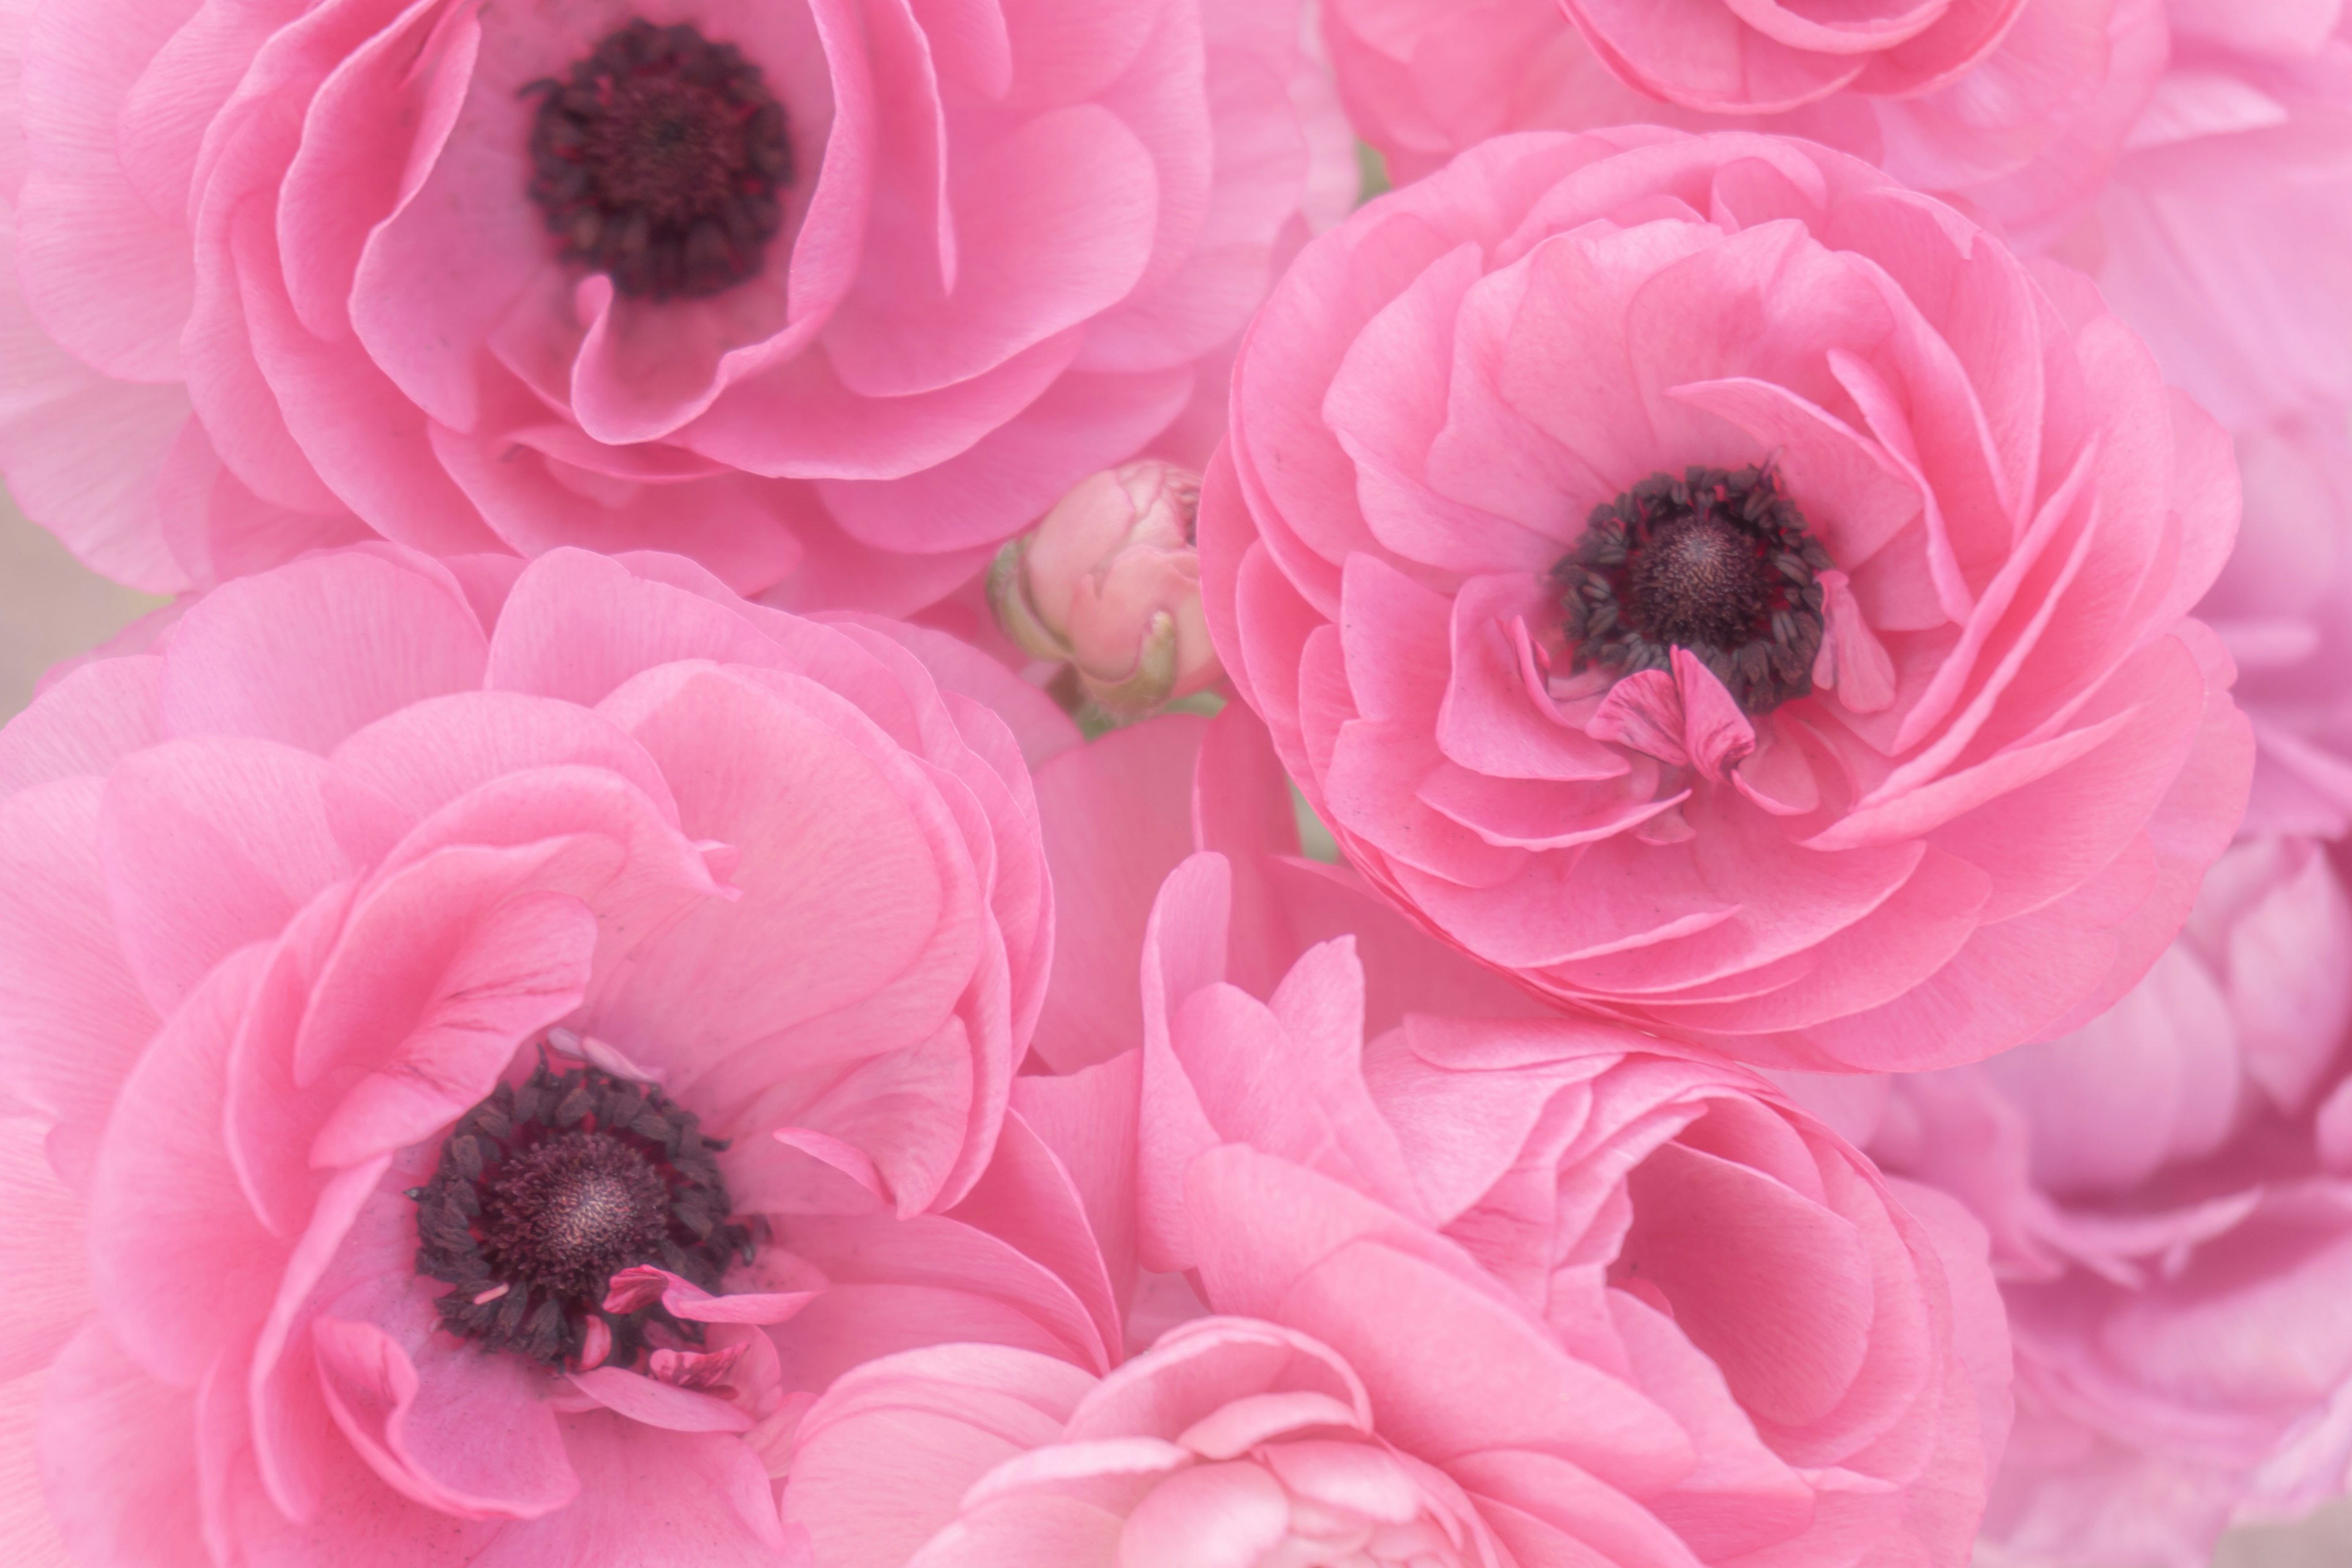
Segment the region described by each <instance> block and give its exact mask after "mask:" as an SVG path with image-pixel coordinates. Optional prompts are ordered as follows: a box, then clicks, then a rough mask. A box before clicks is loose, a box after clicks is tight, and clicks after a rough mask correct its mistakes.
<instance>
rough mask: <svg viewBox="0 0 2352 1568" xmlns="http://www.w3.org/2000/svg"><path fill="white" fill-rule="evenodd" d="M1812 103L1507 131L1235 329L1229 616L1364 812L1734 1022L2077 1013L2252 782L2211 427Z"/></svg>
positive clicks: (1552, 941) (1503, 939) (1955, 1057)
mask: <svg viewBox="0 0 2352 1568" xmlns="http://www.w3.org/2000/svg"><path fill="white" fill-rule="evenodd" d="M2047 277H2048V283H2047V284H2046V285H2045V284H2044V283H2042V282H2039V281H2037V280H2036V279H2034V278H2032V276H2029V274H2028V272H2027V270H2026V269H2025V268H2024V267H2022V266H2021V264H2020V263H2019V262H2018V261H2017V260H2016V259H2015V258H2013V257H2012V256H2011V253H2010V252H2009V251H2008V250H2006V249H2005V248H2004V247H2002V246H2000V244H1999V243H1997V242H1996V241H1995V240H1994V239H1993V238H1992V237H1990V236H1989V235H1988V234H1987V233H1985V232H1984V231H1983V230H1981V229H1979V228H1978V227H1977V226H1975V225H1973V224H1971V223H1969V221H1968V220H1966V219H1965V218H1963V217H1961V216H1959V215H1958V214H1957V213H1956V212H1954V211H1952V210H1951V209H1950V208H1948V207H1946V206H1943V205H1940V204H1938V203H1937V202H1935V201H1933V200H1932V199H1929V198H1927V197H1924V196H1921V195H1916V194H1915V193H1913V192H1910V191H1906V190H1905V189H1903V188H1902V187H1900V186H1899V185H1896V184H1895V183H1894V182H1893V181H1892V180H1891V179H1889V178H1888V177H1887V176H1886V175H1885V174H1882V173H1880V172H1879V171H1877V170H1874V169H1873V168H1871V167H1869V166H1868V165H1865V164H1864V163H1859V162H1857V161H1855V160H1853V159H1851V158H1848V157H1846V156H1844V155H1843V154H1840V153H1832V152H1829V151H1827V150H1825V149H1822V148H1820V147H1817V146H1814V145H1811V144H1810V143H1805V142H1794V141H1790V140H1787V139H1782V138H1774V137H1764V136H1756V135H1749V134H1745V133H1737V132H1727V133H1719V134H1716V135H1711V136H1704V137H1693V136H1685V135H1683V134H1681V133H1678V132H1669V131H1663V130H1655V129H1650V128H1643V127H1632V128H1625V129H1621V130H1618V131H1613V132H1605V133H1591V134H1585V135H1564V134H1539V133H1530V134H1526V135H1520V136H1514V137H1507V138H1501V139H1498V140H1496V141H1495V142H1489V143H1487V144H1486V145H1485V146H1483V147H1481V148H1479V149H1476V150H1475V151H1473V152H1471V153H1467V154H1465V156H1464V157H1463V158H1461V159H1460V160H1459V161H1457V162H1456V163H1454V164H1453V165H1452V166H1451V167H1450V168H1448V169H1447V170H1446V171H1444V173H1442V174H1438V175H1435V176H1433V177H1432V178H1430V179H1427V180H1423V181H1422V182H1420V183H1418V184H1413V185H1410V186H1407V187H1405V188H1403V189H1402V190H1399V191H1396V192H1393V193H1391V195H1387V196H1384V197H1381V198H1380V199H1379V200H1377V201H1375V202H1373V203H1370V204H1369V205H1367V206H1365V207H1364V208H1362V209H1361V210H1360V211H1359V212H1358V213H1357V214H1356V215H1355V216H1353V217H1351V218H1350V219H1349V221H1348V222H1347V223H1346V224H1344V225H1342V226H1340V227H1339V228H1338V229H1336V230H1334V231H1333V232H1331V233H1330V234H1328V235H1326V236H1323V237H1320V238H1318V240H1316V241H1315V242H1313V243H1312V244H1310V245H1309V246H1308V247H1307V250H1306V251H1305V252H1304V253H1303V254H1302V255H1301V257H1300V258H1299V259H1298V261H1297V263H1296V264H1295V265H1294V266H1293V267H1292V268H1291V270H1290V272H1289V273H1288V274H1287V275H1286V278H1285V279H1284V280H1283V282H1282V283H1281V284H1280V285H1278V286H1277V288H1276V291H1275V294H1274V296H1273V298H1272V300H1270V301H1269V303H1268V305H1267V307H1266V309H1265V310H1264V311H1263V312H1262V313H1261V314H1260V316H1259V318H1258V320H1257V322H1256V324H1255V326H1254V327H1253V329H1252V331H1251V333H1250V335H1249V337H1248V339H1247V340H1246V342H1245V343H1244V349H1243V352H1242V355H1241V358H1240V361H1239V363H1238V364H1237V367H1236V371H1235V377H1234V426H1233V436H1232V438H1231V440H1230V441H1229V443H1228V444H1227V446H1226V447H1225V448H1223V451H1222V453H1221V455H1220V457H1219V458H1218V460H1217V461H1216V463H1215V464H1213V466H1212V468H1211V469H1210V471H1209V473H1208V476H1207V479H1206V483H1205V486H1204V489H1203V491H1202V512H1201V522H1200V534H1201V548H1202V582H1203V589H1204V595H1205V600H1206V603H1207V605H1208V609H1209V619H1210V629H1211V631H1212V633H1213V635H1214V637H1215V638H1216V640H1217V647H1218V652H1219V654H1220V656H1221V657H1222V658H1223V663H1224V666H1225V669H1226V671H1227V673H1228V675H1229V676H1230V677H1231V678H1232V679H1233V680H1234V684H1235V686H1236V687H1237V688H1238V689H1240V691H1241V692H1242V693H1243V695H1244V697H1246V698H1247V700H1249V701H1250V702H1251V704H1252V705H1253V706H1254V707H1255V708H1256V709H1257V710H1258V711H1259V712H1260V713H1261V714H1262V715H1264V716H1265V720H1266V721H1267V723H1268V725H1269V726H1270V728H1271V730H1272V732H1273V735H1274V739H1275V742H1276V747H1277V749H1278V750H1279V752H1280V753H1281V756H1282V760H1283V763H1284V764H1285V765H1286V767H1287V768H1288V769H1289V770H1290V772H1291V773H1292V774H1293V776H1294V777H1296V778H1297V781H1298V784H1299V785H1300V787H1301V788H1302V789H1303V790H1304V792H1305V793H1306V795H1307V798H1308V800H1309V802H1310V803H1311V804H1312V805H1314V806H1315V808H1316V809H1317V811H1318V813H1320V815H1321V816H1322V818H1323V820H1324V821H1325V822H1327V823H1328V825H1329V826H1330V828H1331V831H1332V833H1333V834H1334V836H1335V837H1337V838H1338V840H1339V845H1340V847H1342V848H1343V849H1344V850H1345V851H1346V853H1347V854H1348V856H1349V858H1350V859H1351V860H1352V861H1353V862H1354V863H1355V864H1356V866H1357V867H1358V868H1360V870H1361V871H1362V872H1363V873H1364V874H1365V875H1366V876H1367V877H1368V878H1369V879H1370V880H1371V881H1372V882H1373V883H1375V884H1376V885H1377V886H1379V887H1381V889H1383V890H1385V891H1386V892H1387V893H1388V894H1390V895H1391V897H1393V898H1395V899H1396V900H1399V902H1400V903H1402V905H1403V906H1404V907H1405V908H1407V909H1408V910H1412V912H1413V913H1414V914H1415V915H1416V916H1417V917H1418V918H1419V919H1420V920H1422V921H1424V922H1425V923H1426V924H1427V925H1428V926H1429V927H1430V928H1432V929H1433V930H1434V931H1437V932H1439V933H1440V934H1441V935H1443V936H1444V937H1445V938H1446V939H1447V940H1448V941H1450V942H1454V943H1456V944H1458V945H1459V946H1461V947H1462V948H1464V949H1465V950H1466V951H1468V952H1471V953H1473V954H1475V955H1476V956H1477V957H1479V958H1481V959H1483V960H1485V961H1486V962H1487V963H1492V964H1495V965H1496V966H1498V967H1501V968H1504V969H1507V970H1509V971H1511V972H1513V973H1516V974H1517V975H1518V976H1519V977H1520V978H1521V979H1522V980H1523V981H1524V982H1525V983H1527V984H1529V985H1531V986H1533V987H1536V988H1538V989H1539V990H1541V991H1543V992H1544V993H1546V994H1549V995H1551V996H1554V997H1557V998H1559V999H1561V1000H1563V1001H1567V1002H1570V1003H1574V1004H1577V1005H1581V1006H1584V1007H1587V1008H1591V1009H1596V1010H1601V1011H1605V1012H1608V1013H1611V1014H1613V1015H1615V1016H1619V1017H1622V1018H1625V1019H1629V1020H1634V1021H1638V1022H1641V1023H1642V1024H1643V1025H1645V1026H1650V1027H1654V1028H1658V1029H1662V1030H1665V1031H1668V1032H1671V1033H1674V1034H1677V1035H1680V1036H1683V1037H1693V1038H1697V1039H1701V1040H1704V1041H1706V1042H1707V1043H1708V1044H1710V1045H1712V1046H1715V1047H1718V1048H1720V1049H1722V1050H1725V1051H1727V1052H1730V1053H1732V1054H1734V1055H1737V1056H1740V1057H1743V1058H1748V1059H1752V1060H1759V1061H1767V1062H1777V1063H1780V1064H1784V1065H1810V1066H1818V1067H1822V1068H1846V1069H1853V1068H1875V1069H1891V1068H1926V1067H1933V1066H1940V1065H1945V1064H1948V1063H1951V1062H1955V1061H1960V1060H1967V1059H1972V1058H1979V1057H1983V1056H1988V1055H1990V1054H1991V1053H1993V1052H1995V1051H1997V1050H2000V1049H2002V1048H2005V1047H2010V1046H2012V1045H2016V1044H2018V1043H2020V1042H2021V1041H2024V1040H2028V1039H2032V1038H2034V1037H2039V1036H2042V1035H2046V1034H2048V1033H2050V1032H2052V1031H2053V1030H2054V1029H2062V1028H2065V1027H2069V1026H2073V1025H2074V1024H2076V1023H2080V1022H2082V1021H2084V1020H2085V1019H2087V1018H2089V1017H2090V1016H2094V1015H2095V1014H2096V1013H2097V1012H2099V1011H2100V1010H2102V1009H2103V1008H2105V1006H2106V1005H2108V1004H2109V1003H2111V1002H2113V1001H2114V1000H2115V999H2116V997H2117V996H2119V995H2121V994H2122V993H2123V992H2124V991H2125V990H2126V989H2128V988H2129V986H2130V985H2131V984H2132V983H2133V982H2134V981H2136V980H2137V978H2138V977H2139V975H2140V974H2141V973H2144V972H2145V971H2146V969H2147V966H2148V964H2150V963H2153V962H2154V961H2155V958H2156V956H2157V955H2158V953H2159V952H2162V951H2163V949H2164V946H2165V944H2166V942H2168V941H2169V940H2170V938H2171V937H2172V935H2173V933H2174V932H2175V931H2177V930H2178V929H2179V923H2180V921H2181V920H2182V919H2183V918H2184V917H2185V916H2186V914H2187V912H2188V910H2189V904H2190V903H2191V902H2192V901H2193V900H2194V897H2195V891H2196V888H2197V882H2198V879H2199V877H2200V874H2201V873H2202V872H2203V870H2204V868H2205V867H2206V865H2207V864H2209V863H2210V861H2211V859H2212V858H2214V857H2215V856H2216V855H2218V854H2219V853H2220V851H2221V848H2222V847H2223V846H2224V845H2225V844H2226V843H2227V842H2228V838H2229V836H2230V833H2231V829H2232V828H2233V827H2234V826H2235V825H2236V823H2237V821H2238V818H2239V816H2240V814H2241V813H2242V809H2243V805H2244V799H2245V790H2246V779H2247V774H2248V772H2249V768H2250V763H2251V757H2250V753H2251V745H2250V743H2249V742H2248V740H2247V736H2246V725H2245V721H2244V720H2243V719H2242V717H2241V716H2240V715H2239V714H2238V713H2237V712H2236V710H2234V709H2233V708H2232V706H2231V701H2230V699H2229V695H2228V690H2227V689H2228V686H2229V683H2230V680H2231V667H2230V661H2229V659H2228V657H2227V656H2226V654H2225V653H2224V652H2223V651H2222V650H2221V647H2220V646H2219V645H2218V643H2217V642H2216V641H2215V639H2214V638H2213V637H2212V635H2211V634H2210V632H2208V631H2206V630H2205V628H2204V627H2203V626H2200V625H2199V624H2197V623H2195V622H2193V621H2189V620H2186V619H2184V616H2185V615H2186V612H2187V611H2188V610H2189V606H2191V605H2194V604H2195V603H2196V602H2197V600H2198V599H2199V597H2200V595H2202V594H2203V593H2204V591H2205V590H2206V588H2207V586H2208V585H2209V584H2210V583H2211V582H2212V581H2213V578H2214V576H2215V574H2217V573H2218V572H2219V571H2220V569H2221V563H2222V562H2223V560H2224V558H2225V557H2226V556H2227V554H2228V553H2229V550H2230V545H2231V538H2232V536H2233V534H2234V532H2235V529H2236V524H2237V516H2238V500H2239V497H2238V481H2237V474H2236V470H2235V466H2234V464H2233V463H2232V461H2231V452H2230V447H2229V443H2228V441H2227V440H2226V439H2225V438H2224V437H2223V436H2222V435H2221V432H2220V431H2219V430H2218V429H2217V428H2216V427H2215V426H2214V425H2213V424H2212V422H2211V421H2210V419H2208V418H2206V417H2205V416H2203V415H2202V414H2200V412H2199V411H2198V410H2197V409H2196V408H2195V407H2194V406H2193V405H2190V404H2189V402H2188V400H2187V399H2186V398H2184V397H2182V396H2181V395H2179V394H2178V393H2175V392H2173V391H2171V390H2169V389H2168V388H2167V387H2166V386H2165V385H2164V384H2163V382H2162V380H2161V379H2160V377H2159V376H2158V373H2157V369H2156V366H2155V364H2154V363H2153V361H2152V360H2151V359H2150V358H2149V356H2148V354H2147V351H2146V350H2145V349H2144V348H2142V347H2141V345H2140V344H2139V342H2137V340H2136V339H2135V338H2134V337H2133V336H2132V334H2131V333H2130V331H2128V330H2126V328H2125V327H2124V326H2123V325H2122V324H2121V323H2119V322H2117V321H2116V320H2115V319H2114V318H2113V317H2111V316H2108V315H2106V314H2105V313H2104V312H2103V311H2102V310H2100V309H2099V308H2098V302H2097V300H2096V298H2095V295H2094V294H2093V293H2092V291H2091V290H2090V289H2088V287H2087V286H2086V285H2084V283H2083V282H2082V280H2081V279H2079V278H2076V277H2074V276H2073V275H2071V274H2063V273H2062V272H2060V271H2059V270H2058V269H2055V268H2051V269H2048V272H2047Z"/></svg>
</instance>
